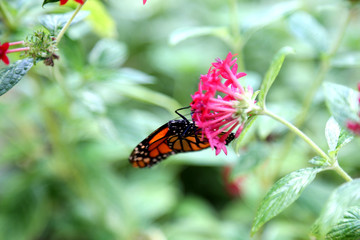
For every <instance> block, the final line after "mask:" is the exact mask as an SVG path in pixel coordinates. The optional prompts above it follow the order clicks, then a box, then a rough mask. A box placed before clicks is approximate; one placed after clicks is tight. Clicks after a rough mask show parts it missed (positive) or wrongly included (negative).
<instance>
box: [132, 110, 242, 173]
mask: <svg viewBox="0 0 360 240" xmlns="http://www.w3.org/2000/svg"><path fill="white" fill-rule="evenodd" d="M178 110H180V109H178ZM178 110H176V111H175V112H176V113H177V114H178V115H179V116H180V117H182V118H183V119H180V120H171V121H169V122H168V123H165V124H164V125H162V126H161V127H159V128H158V129H156V130H155V131H154V132H153V133H151V134H150V135H149V136H148V137H147V138H145V139H144V140H143V141H142V142H141V143H139V144H138V145H137V146H136V147H135V149H134V150H133V151H132V153H131V155H130V157H129V162H130V163H131V164H132V166H133V167H140V168H144V167H151V166H152V165H154V164H156V163H158V162H159V161H161V160H163V159H165V158H167V157H168V156H170V155H172V154H176V153H181V152H192V151H200V150H203V149H205V148H208V147H210V144H209V141H208V139H207V138H206V137H205V136H202V131H201V129H200V128H198V127H197V126H196V125H195V124H194V123H193V122H190V121H189V120H187V119H186V118H185V117H184V116H182V115H181V114H179V113H178V112H177V111H178ZM234 136H235V135H234V134H233V133H231V134H230V135H229V136H228V137H227V139H226V144H229V143H230V142H231V141H232V140H233V139H234Z"/></svg>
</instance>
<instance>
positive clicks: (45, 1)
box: [42, 0, 60, 7]
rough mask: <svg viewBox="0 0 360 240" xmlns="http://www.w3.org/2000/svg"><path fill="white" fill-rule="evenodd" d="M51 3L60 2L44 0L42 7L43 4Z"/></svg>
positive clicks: (57, 0) (58, 0)
mask: <svg viewBox="0 0 360 240" xmlns="http://www.w3.org/2000/svg"><path fill="white" fill-rule="evenodd" d="M53 2H60V0H44V2H43V4H42V7H44V5H45V4H48V3H53Z"/></svg>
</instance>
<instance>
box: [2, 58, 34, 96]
mask: <svg viewBox="0 0 360 240" xmlns="http://www.w3.org/2000/svg"><path fill="white" fill-rule="evenodd" d="M32 66H33V59H31V58H27V59H23V60H19V61H16V62H15V63H13V64H11V65H10V66H9V67H7V68H3V69H1V70H0V96H1V95H3V94H4V93H6V92H7V91H9V90H10V89H11V88H12V87H14V86H15V84H17V83H18V82H19V81H20V80H21V79H22V78H23V77H24V76H25V74H26V73H27V72H28V71H29V70H30V69H31V67H32Z"/></svg>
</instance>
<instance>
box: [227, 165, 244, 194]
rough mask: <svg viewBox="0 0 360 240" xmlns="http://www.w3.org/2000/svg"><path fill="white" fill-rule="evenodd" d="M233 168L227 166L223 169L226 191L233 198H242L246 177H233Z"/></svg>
mask: <svg viewBox="0 0 360 240" xmlns="http://www.w3.org/2000/svg"><path fill="white" fill-rule="evenodd" d="M231 171H232V168H231V167H230V166H225V167H224V169H223V182H224V184H225V189H226V191H227V192H228V194H229V195H230V196H231V197H240V196H241V194H242V191H243V185H244V181H245V179H246V178H245V176H238V177H235V178H232V177H231Z"/></svg>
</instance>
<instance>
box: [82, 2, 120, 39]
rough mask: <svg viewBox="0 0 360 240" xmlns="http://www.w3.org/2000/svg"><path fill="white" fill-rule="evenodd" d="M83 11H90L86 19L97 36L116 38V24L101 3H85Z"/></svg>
mask: <svg viewBox="0 0 360 240" xmlns="http://www.w3.org/2000/svg"><path fill="white" fill-rule="evenodd" d="M83 9H84V10H88V11H90V13H91V14H90V16H89V18H88V19H89V21H90V23H91V26H92V27H93V29H94V31H95V32H96V33H97V34H99V35H100V36H102V37H105V38H113V37H116V35H117V30H116V23H115V21H114V19H113V18H111V14H109V13H108V12H107V11H106V8H105V7H104V4H103V3H102V2H101V1H87V2H86V4H84V7H83Z"/></svg>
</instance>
